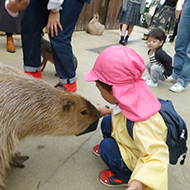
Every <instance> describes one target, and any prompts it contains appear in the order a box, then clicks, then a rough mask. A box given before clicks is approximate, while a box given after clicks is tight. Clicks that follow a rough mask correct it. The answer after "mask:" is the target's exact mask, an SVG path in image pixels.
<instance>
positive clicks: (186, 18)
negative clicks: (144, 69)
mask: <svg viewBox="0 0 190 190" xmlns="http://www.w3.org/2000/svg"><path fill="white" fill-rule="evenodd" d="M189 10H190V1H186V2H185V4H184V8H183V12H182V15H181V18H180V23H179V26H178V31H177V38H176V43H175V51H176V53H175V55H174V73H173V74H172V76H173V77H174V78H177V77H176V76H178V79H177V83H179V84H180V85H182V86H183V87H187V86H188V84H189V82H190V58H189V57H188V46H189V43H190V33H189V31H190V14H189Z"/></svg>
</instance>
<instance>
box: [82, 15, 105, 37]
mask: <svg viewBox="0 0 190 190" xmlns="http://www.w3.org/2000/svg"><path fill="white" fill-rule="evenodd" d="M98 20H99V14H98V13H95V14H94V17H93V18H92V20H91V21H90V22H89V23H88V25H87V29H86V31H87V32H88V33H89V34H92V35H102V34H103V32H104V29H105V26H104V25H103V24H101V23H100V22H99V21H98Z"/></svg>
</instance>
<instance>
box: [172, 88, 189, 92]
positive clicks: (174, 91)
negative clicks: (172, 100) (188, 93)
mask: <svg viewBox="0 0 190 190" xmlns="http://www.w3.org/2000/svg"><path fill="white" fill-rule="evenodd" d="M169 90H170V91H171V92H175V93H180V92H183V91H185V90H186V88H184V89H183V90H180V91H175V90H172V89H171V88H169Z"/></svg>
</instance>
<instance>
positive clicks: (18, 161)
mask: <svg viewBox="0 0 190 190" xmlns="http://www.w3.org/2000/svg"><path fill="white" fill-rule="evenodd" d="M28 159H29V157H28V156H21V155H20V152H15V153H14V156H13V160H12V163H10V164H11V166H14V167H18V168H24V167H25V165H24V164H23V162H25V161H26V160H28Z"/></svg>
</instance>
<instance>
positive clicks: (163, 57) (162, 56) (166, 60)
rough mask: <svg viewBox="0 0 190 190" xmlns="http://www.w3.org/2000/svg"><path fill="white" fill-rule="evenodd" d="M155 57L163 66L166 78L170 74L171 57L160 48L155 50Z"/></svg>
mask: <svg viewBox="0 0 190 190" xmlns="http://www.w3.org/2000/svg"><path fill="white" fill-rule="evenodd" d="M155 58H156V60H158V61H159V62H160V63H161V64H162V65H163V66H164V70H165V71H164V73H163V75H164V77H165V78H167V77H168V76H170V75H171V74H172V70H173V67H172V57H171V56H169V55H168V54H167V53H166V52H165V51H164V50H163V49H162V48H158V49H157V50H156V52H155Z"/></svg>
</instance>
